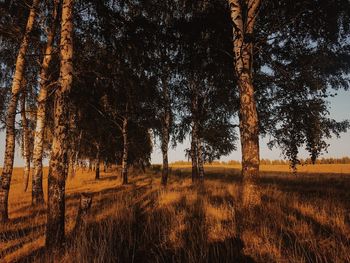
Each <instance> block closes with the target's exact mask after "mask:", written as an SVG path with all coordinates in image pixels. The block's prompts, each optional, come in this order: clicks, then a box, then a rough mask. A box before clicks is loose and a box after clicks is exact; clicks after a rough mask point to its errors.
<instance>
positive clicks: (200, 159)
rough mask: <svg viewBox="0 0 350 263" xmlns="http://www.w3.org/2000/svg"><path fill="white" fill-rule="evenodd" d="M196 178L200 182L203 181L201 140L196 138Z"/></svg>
mask: <svg viewBox="0 0 350 263" xmlns="http://www.w3.org/2000/svg"><path fill="white" fill-rule="evenodd" d="M197 141H198V146H197V147H198V178H199V181H200V182H203V181H204V148H203V143H202V139H200V138H198V140H197Z"/></svg>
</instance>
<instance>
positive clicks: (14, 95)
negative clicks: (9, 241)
mask: <svg viewBox="0 0 350 263" xmlns="http://www.w3.org/2000/svg"><path fill="white" fill-rule="evenodd" d="M38 4H39V0H33V3H32V6H31V7H30V12H29V17H28V20H27V25H26V29H25V33H24V37H23V39H22V42H21V45H20V48H19V52H18V56H17V60H16V67H15V73H14V77H13V82H12V89H11V98H10V101H9V104H8V108H7V116H6V144H5V158H4V166H3V169H2V174H1V181H0V221H6V220H7V219H8V195H9V191H10V183H11V176H12V170H13V161H14V154H15V119H16V109H17V102H18V96H19V92H20V89H21V82H22V79H23V73H24V67H25V56H26V53H27V49H28V45H29V38H30V33H31V31H32V29H33V24H34V21H35V17H36V8H37V6H38Z"/></svg>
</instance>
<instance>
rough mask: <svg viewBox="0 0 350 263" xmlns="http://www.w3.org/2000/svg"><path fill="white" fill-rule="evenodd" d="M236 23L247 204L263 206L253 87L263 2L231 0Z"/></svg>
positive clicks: (234, 27)
mask: <svg viewBox="0 0 350 263" xmlns="http://www.w3.org/2000/svg"><path fill="white" fill-rule="evenodd" d="M228 3H229V6H230V12H231V20H232V23H233V54H234V66H235V73H236V76H237V79H238V88H239V97H240V109H239V130H240V138H241V147H242V179H243V203H244V204H247V205H252V204H255V203H258V202H259V199H260V197H259V194H258V189H257V185H256V181H257V179H258V176H259V162H260V161H259V160H260V157H259V121H258V112H257V107H256V101H255V97H254V85H253V47H254V25H255V20H256V17H257V15H258V11H259V6H260V0H243V1H241V0H229V1H228Z"/></svg>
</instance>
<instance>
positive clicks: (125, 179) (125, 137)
mask: <svg viewBox="0 0 350 263" xmlns="http://www.w3.org/2000/svg"><path fill="white" fill-rule="evenodd" d="M122 134H123V145H124V146H123V157H122V178H123V184H127V183H128V151H129V149H128V148H129V142H128V118H127V117H125V118H124V120H123V130H122Z"/></svg>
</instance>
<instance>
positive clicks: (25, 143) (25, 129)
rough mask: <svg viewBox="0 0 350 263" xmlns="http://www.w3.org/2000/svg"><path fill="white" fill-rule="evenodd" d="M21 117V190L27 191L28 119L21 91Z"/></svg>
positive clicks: (28, 169)
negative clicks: (22, 166) (22, 162)
mask: <svg viewBox="0 0 350 263" xmlns="http://www.w3.org/2000/svg"><path fill="white" fill-rule="evenodd" d="M21 117H22V129H23V134H22V145H23V158H24V172H23V190H24V192H26V191H27V188H28V181H29V173H30V146H29V129H28V119H27V114H26V92H25V90H23V93H22V98H21Z"/></svg>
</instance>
